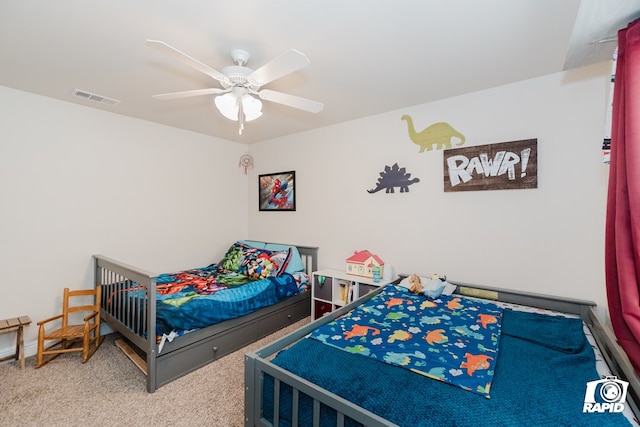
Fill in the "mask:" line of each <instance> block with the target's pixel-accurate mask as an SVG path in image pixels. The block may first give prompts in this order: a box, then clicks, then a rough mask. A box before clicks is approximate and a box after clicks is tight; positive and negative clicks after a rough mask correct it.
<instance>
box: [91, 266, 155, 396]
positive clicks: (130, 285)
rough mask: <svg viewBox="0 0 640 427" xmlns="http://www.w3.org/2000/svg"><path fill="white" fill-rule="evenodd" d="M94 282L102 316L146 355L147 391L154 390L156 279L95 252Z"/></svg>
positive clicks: (147, 273) (145, 272)
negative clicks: (99, 293)
mask: <svg viewBox="0 0 640 427" xmlns="http://www.w3.org/2000/svg"><path fill="white" fill-rule="evenodd" d="M93 258H94V259H95V284H96V286H97V285H102V302H101V317H102V319H103V320H104V322H105V323H106V324H107V325H109V327H111V328H112V329H114V330H115V331H117V332H119V333H120V334H122V335H123V336H124V337H125V338H126V339H127V340H129V341H131V343H133V344H134V345H135V346H136V347H138V348H139V349H141V350H142V351H143V352H145V354H146V365H147V366H146V372H147V390H149V392H153V391H155V389H156V376H155V364H156V360H155V358H156V354H157V344H156V342H155V336H156V333H155V331H156V278H157V275H156V274H154V273H151V272H149V271H146V270H143V269H140V268H137V267H133V266H131V265H128V264H125V263H122V262H119V261H116V260H114V259H111V258H108V257H105V256H103V255H94V256H93Z"/></svg>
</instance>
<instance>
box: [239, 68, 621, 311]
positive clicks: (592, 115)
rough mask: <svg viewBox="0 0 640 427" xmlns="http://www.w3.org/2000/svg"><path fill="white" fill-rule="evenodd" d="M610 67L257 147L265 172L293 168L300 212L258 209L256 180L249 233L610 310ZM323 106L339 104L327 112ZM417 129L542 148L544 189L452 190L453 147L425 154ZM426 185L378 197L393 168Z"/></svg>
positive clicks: (323, 253)
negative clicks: (415, 139) (448, 188)
mask: <svg viewBox="0 0 640 427" xmlns="http://www.w3.org/2000/svg"><path fill="white" fill-rule="evenodd" d="M609 73H610V64H608V63H603V64H597V65H595V66H591V67H588V68H583V69H579V70H574V71H571V72H566V73H559V74H555V75H550V76H545V77H542V78H537V79H534V80H529V81H524V82H519V83H515V84H510V85H507V86H503V87H499V88H495V89H491V90H486V91H482V92H477V93H472V94H467V95H464V96H459V97H456V98H451V99H445V100H442V101H438V102H432V103H429V104H424V105H418V106H415V107H413V108H407V109H404V110H399V111H393V112H389V113H385V114H381V115H377V116H374V117H367V118H363V119H361V120H356V121H352V122H347V123H343V124H340V125H336V126H332V127H327V128H324V129H318V130H315V131H312V132H308V133H304V134H297V135H293V136H289V137H284V138H280V139H276V140H271V141H266V142H262V143H259V144H254V145H252V146H251V153H252V154H253V156H254V158H255V163H256V168H255V169H254V170H253V171H252V176H251V177H250V178H251V180H254V182H256V180H257V177H256V176H257V175H258V174H261V173H270V172H278V171H285V170H295V171H296V178H297V182H296V194H297V211H296V212H259V211H258V208H257V200H256V199H257V188H256V187H257V186H256V185H249V209H250V211H249V236H250V237H251V238H253V239H264V240H276V241H289V242H295V243H301V244H309V245H317V246H319V247H320V266H321V267H332V268H340V269H342V268H344V259H345V258H346V257H348V256H349V255H350V254H351V253H353V251H354V250H360V249H369V250H371V251H372V252H374V253H376V254H378V255H380V256H381V257H382V259H383V260H385V261H386V262H387V263H390V264H392V265H393V266H395V267H396V270H397V271H399V272H404V273H412V272H416V273H421V274H425V275H431V274H432V273H439V274H446V275H447V276H448V277H449V278H450V279H452V280H456V281H463V282H469V283H477V284H485V285H492V286H497V287H505V288H511V289H518V290H527V291H532V292H539V293H545V294H552V295H559V296H566V297H574V298H580V299H588V300H593V301H596V302H597V303H598V304H600V305H602V306H603V307H604V306H605V305H606V299H605V298H606V296H605V288H604V264H603V253H604V249H603V245H604V214H605V196H606V185H607V174H608V166H606V165H604V164H603V163H602V162H601V151H600V147H601V144H602V137H603V129H604V121H605V111H606V106H607V105H606V104H607V90H608V84H609V83H608V80H609ZM325 108H331V106H330V105H327V106H326V107H325ZM403 114H409V115H411V116H412V117H413V118H414V121H415V124H416V129H417V130H418V131H420V130H422V129H423V128H425V127H426V126H428V125H430V124H432V123H435V122H439V121H444V122H448V123H450V124H451V125H453V126H454V127H455V128H456V129H458V130H459V131H460V132H462V133H463V134H465V135H466V138H467V142H466V146H471V145H482V144H489V143H497V142H507V141H514V140H520V139H529V138H537V139H538V187H539V188H537V189H531V190H501V191H481V192H462V193H444V192H443V165H442V162H443V160H442V157H443V154H442V151H431V152H424V153H419V152H418V146H417V145H415V144H413V143H412V142H411V141H410V139H409V137H408V132H407V126H406V123H405V122H403V121H401V120H400V117H401V116H402V115H403ZM396 162H397V163H398V164H399V165H400V166H403V167H406V168H407V171H408V172H411V173H412V177H418V178H420V180H421V182H420V183H417V184H413V185H412V186H411V187H410V192H409V193H405V194H400V193H395V194H385V193H384V192H379V193H375V194H369V193H367V192H366V190H367V189H370V188H374V187H375V185H376V181H377V178H378V174H379V172H380V171H382V170H383V168H384V166H385V165H393V164H394V163H396Z"/></svg>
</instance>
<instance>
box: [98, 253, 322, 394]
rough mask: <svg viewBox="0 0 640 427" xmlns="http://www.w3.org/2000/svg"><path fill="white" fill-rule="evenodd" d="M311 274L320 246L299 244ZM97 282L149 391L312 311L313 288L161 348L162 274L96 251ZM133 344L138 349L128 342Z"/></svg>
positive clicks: (106, 316)
mask: <svg viewBox="0 0 640 427" xmlns="http://www.w3.org/2000/svg"><path fill="white" fill-rule="evenodd" d="M297 248H298V251H299V252H300V256H301V257H302V260H303V262H304V265H305V272H307V273H308V274H309V275H311V272H312V271H315V270H316V269H317V265H318V248H317V247H311V246H297ZM93 258H94V260H95V286H102V295H103V298H102V304H101V312H100V314H101V318H102V321H103V322H105V323H106V324H107V325H109V327H110V328H111V329H113V330H114V331H116V332H119V333H120V334H121V335H122V336H123V337H124V339H125V340H117V341H116V344H117V345H118V346H119V347H120V348H121V349H122V350H123V351H124V352H125V353H126V354H127V356H129V358H131V360H132V361H133V362H134V363H136V365H137V366H138V367H139V368H140V369H141V370H142V371H143V372H144V373H145V374H146V376H147V391H148V392H149V393H153V392H154V391H155V390H156V389H157V388H159V387H161V386H162V385H164V384H167V383H169V382H171V381H173V380H175V379H178V378H180V377H182V376H184V375H186V374H188V373H189V372H193V371H195V370H196V369H198V368H201V367H202V366H204V365H206V364H208V363H210V362H213V361H214V360H216V359H218V358H220V357H223V356H225V355H227V354H229V353H231V352H233V351H236V350H238V349H240V348H242V347H244V346H245V345H248V344H251V343H253V342H255V341H257V340H258V339H260V338H263V337H265V336H267V335H269V334H271V333H273V332H275V331H277V330H279V329H282V328H283V327H285V326H287V325H290V324H292V323H294V322H297V321H298V320H301V319H303V318H305V317H307V316H309V315H310V311H311V301H310V299H311V297H310V295H311V292H310V291H309V292H303V293H301V294H298V295H294V296H293V297H290V298H287V299H286V300H283V301H281V302H279V303H277V304H275V305H273V306H270V307H265V308H262V309H260V310H258V311H256V312H253V313H250V314H248V315H246V316H243V317H240V318H236V319H230V320H226V321H224V322H221V323H218V324H215V325H212V326H209V327H207V328H203V329H199V330H197V331H194V332H191V333H188V334H185V335H182V336H179V337H176V338H174V339H173V341H171V342H169V341H166V342H165V343H164V346H163V347H162V351H160V348H159V345H158V344H157V343H156V341H155V337H156V336H155V330H156V278H157V277H158V274H155V273H152V272H149V271H145V270H143V269H140V268H137V267H134V266H131V265H128V264H125V263H122V262H119V261H116V260H113V259H111V258H108V257H105V256H103V255H94V256H93ZM134 289H137V290H140V292H144V295H146V298H145V299H144V300H140V301H139V303H138V304H133V303H132V300H131V299H130V298H127V297H126V295H127V293H128V292H127V291H129V290H134ZM129 343H131V344H132V345H133V346H135V349H134V348H132V347H131V346H129Z"/></svg>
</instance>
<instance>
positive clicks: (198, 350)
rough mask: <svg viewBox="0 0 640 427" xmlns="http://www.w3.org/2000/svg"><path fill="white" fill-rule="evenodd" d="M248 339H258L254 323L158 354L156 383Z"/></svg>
mask: <svg viewBox="0 0 640 427" xmlns="http://www.w3.org/2000/svg"><path fill="white" fill-rule="evenodd" d="M251 335H253V336H252V337H251V338H250V339H251V340H254V341H255V340H256V339H258V338H257V336H256V326H255V323H253V322H251V323H249V324H245V325H240V326H238V327H235V328H232V329H229V330H228V331H225V332H223V333H221V334H218V335H216V336H214V337H211V338H206V339H203V340H202V341H200V342H199V343H197V344H193V345H191V346H190V348H189V349H188V351H186V350H184V349H178V350H175V351H172V352H170V353H167V354H165V355H162V354H161V355H160V356H159V357H158V359H157V363H158V364H159V365H160V366H159V369H158V370H157V372H158V374H157V375H158V383H159V384H158V385H162V384H164V383H167V382H169V381H171V380H173V379H176V378H179V377H181V376H182V375H184V374H185V367H191V368H190V369H188V372H191V371H194V370H196V369H198V368H200V367H201V366H204V365H206V364H207V363H210V362H212V361H214V360H216V359H218V358H220V357H223V356H225V355H227V354H229V353H231V352H234V351H235V350H238V349H240V348H242V347H243V346H244V345H246V342H247V339H248V337H249V336H251Z"/></svg>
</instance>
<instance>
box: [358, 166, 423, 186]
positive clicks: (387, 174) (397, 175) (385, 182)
mask: <svg viewBox="0 0 640 427" xmlns="http://www.w3.org/2000/svg"><path fill="white" fill-rule="evenodd" d="M416 182H420V179H418V178H413V179H411V174H410V173H407V170H406V169H405V168H401V167H399V166H398V164H397V163H394V164H393V166H385V167H384V171H382V172H380V178H378V185H376V188H374V189H371V190H367V192H368V193H376V192H378V191H380V190H385V193H394V192H395V191H394V187H400V192H401V193H408V192H409V186H410V185H411V184H414V183H416Z"/></svg>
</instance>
